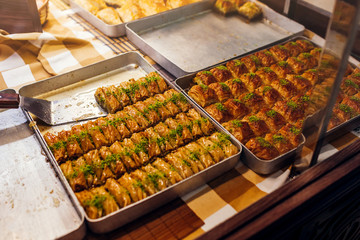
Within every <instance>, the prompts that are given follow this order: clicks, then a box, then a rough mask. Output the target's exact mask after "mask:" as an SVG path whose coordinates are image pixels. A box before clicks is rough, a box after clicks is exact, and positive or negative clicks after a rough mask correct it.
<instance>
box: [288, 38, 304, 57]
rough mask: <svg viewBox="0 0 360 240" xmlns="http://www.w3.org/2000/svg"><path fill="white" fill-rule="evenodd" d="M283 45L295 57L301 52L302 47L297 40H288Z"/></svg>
mask: <svg viewBox="0 0 360 240" xmlns="http://www.w3.org/2000/svg"><path fill="white" fill-rule="evenodd" d="M284 47H285V48H286V49H287V50H289V53H290V56H291V57H296V56H298V55H299V54H300V53H301V52H302V48H301V47H300V46H299V44H298V43H297V42H294V41H290V42H287V43H285V44H284Z"/></svg>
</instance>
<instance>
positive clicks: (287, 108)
mask: <svg viewBox="0 0 360 240" xmlns="http://www.w3.org/2000/svg"><path fill="white" fill-rule="evenodd" d="M273 109H274V110H275V111H276V112H278V113H280V114H281V115H282V116H283V117H284V118H285V119H286V121H287V122H289V123H291V124H296V123H297V122H298V121H299V120H303V119H304V118H305V113H304V109H303V107H302V106H301V105H300V104H297V103H296V102H294V101H292V100H290V101H278V102H276V103H275V105H274V107H273Z"/></svg>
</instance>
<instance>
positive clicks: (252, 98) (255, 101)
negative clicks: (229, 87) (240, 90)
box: [239, 93, 265, 113]
mask: <svg viewBox="0 0 360 240" xmlns="http://www.w3.org/2000/svg"><path fill="white" fill-rule="evenodd" d="M239 100H240V101H241V102H243V103H244V104H245V106H246V107H247V108H248V109H250V111H251V112H252V113H257V112H258V111H260V109H262V108H263V107H264V105H265V102H264V100H263V99H262V97H260V96H259V95H257V94H255V93H246V94H243V95H241V96H240V97H239Z"/></svg>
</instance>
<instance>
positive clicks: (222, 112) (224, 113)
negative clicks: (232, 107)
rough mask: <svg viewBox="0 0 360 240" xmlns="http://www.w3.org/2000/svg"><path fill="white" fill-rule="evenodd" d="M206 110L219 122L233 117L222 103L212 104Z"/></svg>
mask: <svg viewBox="0 0 360 240" xmlns="http://www.w3.org/2000/svg"><path fill="white" fill-rule="evenodd" d="M205 111H206V112H208V113H209V114H210V115H211V116H212V117H213V118H214V119H215V120H216V121H218V122H219V123H223V122H227V121H229V120H230V119H231V118H232V116H231V115H230V113H229V111H228V110H227V108H226V107H225V106H224V105H223V104H222V103H214V104H211V105H210V106H207V107H206V108H205Z"/></svg>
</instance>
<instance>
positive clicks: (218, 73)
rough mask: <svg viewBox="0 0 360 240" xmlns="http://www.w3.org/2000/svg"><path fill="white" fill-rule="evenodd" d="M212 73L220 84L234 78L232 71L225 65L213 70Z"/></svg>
mask: <svg viewBox="0 0 360 240" xmlns="http://www.w3.org/2000/svg"><path fill="white" fill-rule="evenodd" d="M210 72H211V73H212V74H213V75H214V77H215V78H216V79H217V81H218V82H225V81H227V80H229V79H232V78H233V76H232V74H231V72H230V70H229V69H228V68H227V67H225V66H223V65H220V66H217V67H214V68H212V69H211V70H210Z"/></svg>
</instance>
